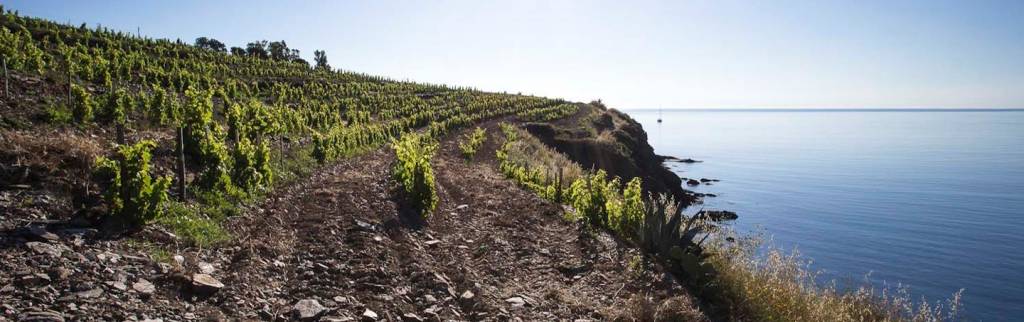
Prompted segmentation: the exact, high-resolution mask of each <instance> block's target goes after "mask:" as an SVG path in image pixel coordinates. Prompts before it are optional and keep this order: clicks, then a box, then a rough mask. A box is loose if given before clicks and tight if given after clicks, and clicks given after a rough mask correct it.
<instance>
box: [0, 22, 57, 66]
mask: <svg viewBox="0 0 1024 322" xmlns="http://www.w3.org/2000/svg"><path fill="white" fill-rule="evenodd" d="M46 56H47V54H46V53H45V52H43V50H42V49H39V47H37V46H36V44H35V42H33V41H32V35H31V34H29V32H28V30H27V29H24V28H22V29H21V30H20V31H18V32H11V31H10V30H8V29H7V27H3V26H0V57H5V58H7V66H8V68H10V69H16V70H23V71H31V72H36V73H42V72H43V69H44V68H45V67H46V59H45V57H46Z"/></svg>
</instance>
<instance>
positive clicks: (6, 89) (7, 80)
mask: <svg viewBox="0 0 1024 322" xmlns="http://www.w3.org/2000/svg"><path fill="white" fill-rule="evenodd" d="M10 92H11V79H10V78H9V77H8V75H7V56H4V97H9V96H11V93H10Z"/></svg>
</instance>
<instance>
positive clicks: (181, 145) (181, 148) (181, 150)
mask: <svg viewBox="0 0 1024 322" xmlns="http://www.w3.org/2000/svg"><path fill="white" fill-rule="evenodd" d="M177 143H178V144H176V145H177V148H178V153H177V154H178V155H177V157H178V162H177V163H178V164H177V166H178V198H179V201H185V127H184V126H179V127H178V142H177Z"/></svg>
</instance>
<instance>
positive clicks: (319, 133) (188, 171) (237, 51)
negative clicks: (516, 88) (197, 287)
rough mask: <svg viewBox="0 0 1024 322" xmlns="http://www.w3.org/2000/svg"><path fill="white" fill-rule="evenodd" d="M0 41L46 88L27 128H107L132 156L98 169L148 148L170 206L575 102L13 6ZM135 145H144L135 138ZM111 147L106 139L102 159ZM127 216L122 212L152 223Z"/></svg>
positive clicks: (553, 113)
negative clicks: (287, 159) (293, 161)
mask: <svg viewBox="0 0 1024 322" xmlns="http://www.w3.org/2000/svg"><path fill="white" fill-rule="evenodd" d="M0 39H2V41H0V55H2V56H3V59H4V60H5V63H6V67H7V68H9V69H10V71H12V72H16V73H19V74H21V75H25V76H27V77H31V78H35V79H40V80H42V83H45V84H46V85H47V86H48V87H50V88H53V89H57V90H55V91H57V93H53V94H54V95H52V96H47V97H44V98H43V102H41V103H42V104H41V105H42V106H43V107H44V109H45V110H43V111H42V112H41V113H39V114H40V116H27V117H26V118H27V119H28V120H29V121H28V122H29V123H45V124H46V125H48V126H53V127H58V128H60V127H63V128H75V129H80V130H85V131H93V132H95V131H96V129H114V130H115V131H114V132H116V133H115V135H114V137H109V136H106V135H104V136H105V138H106V139H108V140H110V141H112V142H113V143H115V144H116V145H118V146H128V145H130V146H134V147H133V148H132V150H131V151H133V153H120V154H119V156H118V157H111V158H105V159H103V160H102V162H100V163H98V164H97V168H101V169H107V168H113V169H121V170H123V171H135V172H134V173H127V172H126V173H118V175H119V176H120V177H131V178H136V177H137V178H149V177H150V176H155V175H157V174H154V173H149V172H152V171H154V170H155V169H154V170H150V169H148V168H141V167H138V166H132V165H137V164H148V162H149V160H143V159H142V158H143V157H146V158H149V157H150V154H151V153H152V154H153V155H152V157H153V158H154V159H159V160H154V161H155V163H156V164H159V165H162V166H164V167H163V168H164V169H165V170H168V171H173V172H174V173H175V176H174V177H173V181H174V183H173V184H171V185H167V184H165V181H166V180H165V179H168V178H165V177H161V178H160V180H157V179H153V180H154V182H156V181H159V182H157V183H158V184H155V185H154V188H155V189H164V188H171V187H174V188H177V189H169V191H167V192H166V194H170V196H171V197H173V198H174V199H175V200H177V201H178V202H188V201H189V200H191V199H192V198H199V201H201V202H205V201H210V200H214V201H219V199H223V198H227V199H230V200H242V199H245V198H247V197H249V196H250V195H251V194H253V193H258V192H261V191H266V190H267V189H269V188H271V186H272V185H273V183H274V178H275V176H276V174H275V171H286V170H284V169H276V168H281V167H283V165H282V164H283V163H284V162H275V161H273V160H281V159H283V158H284V155H285V154H288V155H293V154H295V153H302V154H308V155H309V156H311V157H312V158H313V159H315V160H316V161H317V162H319V163H321V164H326V163H329V162H332V161H335V160H339V159H342V158H346V157H351V156H353V155H357V154H359V153H364V152H367V151H370V150H373V149H376V148H379V147H381V146H384V145H385V144H387V143H388V142H391V141H392V140H396V139H399V138H401V137H402V136H403V135H405V134H409V133H416V132H422V133H423V134H424V135H426V136H429V137H431V138H435V139H436V138H439V137H443V136H445V135H447V134H448V133H451V132H452V131H456V130H459V129H461V128H464V127H467V126H471V125H474V124H478V123H481V122H485V121H488V120H493V119H504V118H512V119H515V118H519V119H522V120H526V121H550V120H554V119H558V118H561V117H565V116H567V115H570V114H572V113H574V112H576V110H577V109H578V107H577V105H575V104H571V103H568V102H565V101H563V100H559V99H548V98H543V97H535V96H525V95H508V94H498V93H488V92H483V91H479V90H475V89H472V88H462V87H450V86H445V85H432V84H422V83H413V82H398V81H393V80H389V79H386V78H382V77H375V76H370V75H365V74H359V73H354V72H347V71H333V70H331V69H330V68H326V66H327V61H326V60H327V57H326V53H324V52H322V51H317V64H316V66H310V65H309V64H308V63H307V62H305V61H303V60H302V59H300V58H298V55H297V53H298V51H297V50H294V49H288V48H287V47H286V46H285V47H284V48H280V47H281V45H283V44H284V42H283V41H282V42H271V43H269V44H268V43H266V42H254V43H251V44H249V46H248V47H247V48H246V49H245V50H242V49H241V48H232V50H231V52H230V53H229V52H228V51H227V50H225V49H224V48H219V47H223V44H221V45H220V46H217V45H216V40H212V39H208V38H205V37H204V38H202V39H198V40H197V42H196V45H189V44H186V43H183V42H181V41H180V40H179V41H170V40H166V39H151V38H145V37H139V36H137V35H131V34H127V33H123V32H118V31H113V30H109V29H106V28H102V27H96V28H88V27H86V26H84V25H83V26H79V27H73V26H67V25H61V24H57V23H53V22H49V21H45V20H41V19H33V18H25V17H20V16H18V15H17V14H15V13H12V12H5V13H4V14H3V15H2V17H0ZM211 43H213V44H214V45H213V46H212V47H211V45H210V44H211ZM276 52H284V53H288V54H280V55H278V54H275V53H276ZM8 82H9V80H8ZM5 85H6V83H5ZM39 86H40V87H43V84H39ZM60 91H66V93H65V94H66V95H64V94H60V93H59V92H60ZM4 95H12V94H11V93H8V92H6V91H5V92H4ZM101 132H103V131H101ZM143 141H146V142H149V141H153V142H152V143H145V144H142V143H139V144H136V143H137V142H143ZM477 144H478V143H477ZM153 149H156V150H155V151H150V150H153ZM120 150H122V149H121V148H118V147H113V148H110V150H109V151H110V152H109V154H110V155H114V154H118V152H117V151H120ZM168 152H171V153H168ZM107 172H110V171H107ZM99 177H101V179H102V180H99V184H100V185H101V186H102V187H101V188H103V189H105V190H110V189H115V190H116V189H120V188H118V187H120V186H121V185H122V183H121V182H120V181H119V180H121V179H119V178H120V177H117V176H110V175H107V176H99ZM147 182H148V181H147ZM181 188H184V189H181ZM157 194H158V195H162V196H165V195H166V194H165V193H164V192H159V193H157ZM197 196H198V197H197ZM165 199H167V198H155V199H154V200H155V201H154V202H162V200H165ZM106 200H108V202H109V201H116V200H115V199H111V198H106ZM207 203H209V202H207ZM79 206H80V207H89V206H91V205H87V204H83V205H79ZM109 206H111V207H113V208H111V209H112V211H111V213H120V212H121V211H120V210H118V209H120V207H121V206H118V205H116V204H110V205H109ZM129 213H134V212H129ZM138 217H139V218H130V219H131V221H133V222H144V221H145V220H151V219H152V218H154V216H153V215H152V214H149V213H138Z"/></svg>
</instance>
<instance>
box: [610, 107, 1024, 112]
mask: <svg viewBox="0 0 1024 322" xmlns="http://www.w3.org/2000/svg"><path fill="white" fill-rule="evenodd" d="M620 110H622V111H638V112H657V111H667V112H1024V108H1017V107H1007V108H991V107H979V108H963V107H950V108H941V107H939V108H937V107H853V108H850V107H843V108H828V107H764V108H758V107H743V108H737V107H723V108H704V107H702V108H686V107H684V108H666V109H660V108H622V109H620Z"/></svg>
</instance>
